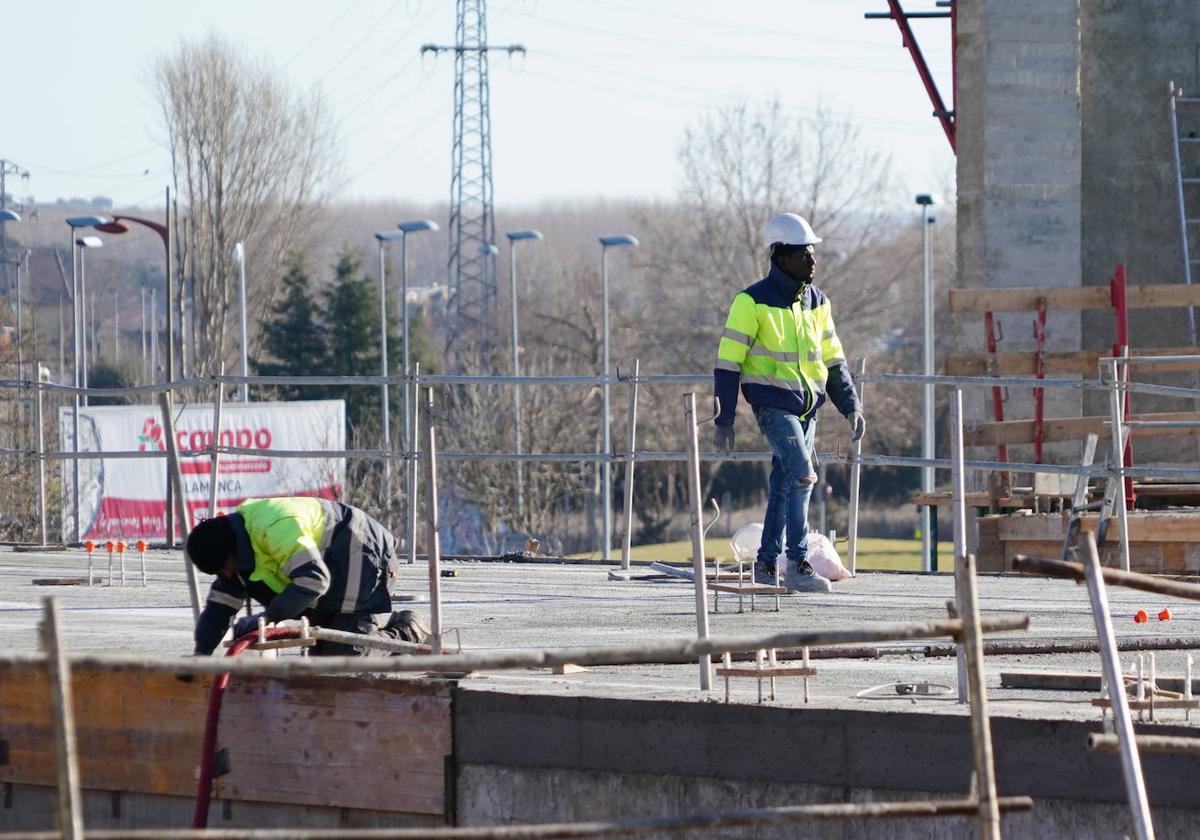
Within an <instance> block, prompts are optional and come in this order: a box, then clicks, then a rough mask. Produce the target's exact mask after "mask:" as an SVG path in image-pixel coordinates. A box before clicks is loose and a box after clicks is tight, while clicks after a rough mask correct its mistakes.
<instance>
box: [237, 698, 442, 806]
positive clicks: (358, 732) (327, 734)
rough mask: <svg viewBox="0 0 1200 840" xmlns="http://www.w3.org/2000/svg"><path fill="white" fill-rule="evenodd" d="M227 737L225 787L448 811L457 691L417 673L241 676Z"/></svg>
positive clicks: (264, 795) (281, 796)
mask: <svg viewBox="0 0 1200 840" xmlns="http://www.w3.org/2000/svg"><path fill="white" fill-rule="evenodd" d="M251 727H252V728H253V732H254V737H253V738H246V737H245V734H246V731H247V729H248V728H251ZM218 743H219V744H220V745H221V746H224V747H226V748H228V750H229V760H230V766H231V771H230V772H229V774H227V775H225V776H222V777H221V779H220V780H219V788H218V790H219V792H220V795H221V796H226V797H229V798H233V799H249V800H255V801H261V802H296V803H302V804H308V805H322V806H329V807H342V808H371V809H380V808H382V809H384V810H389V811H404V812H408V813H424V814H440V813H442V810H443V807H444V801H443V797H444V792H445V779H444V767H445V758H446V756H447V755H449V754H450V752H451V721H450V692H449V689H448V688H447V687H445V685H444V684H426V683H422V682H418V681H415V680H359V679H354V678H326V677H304V678H293V679H288V680H269V679H249V678H247V679H240V680H236V681H234V682H232V683H231V684H230V687H229V690H228V692H227V694H226V697H225V708H224V709H223V710H222V715H221V730H220V733H219V738H218ZM363 767H370V768H371V772H369V773H364V772H362V768H363ZM331 770H332V771H333V772H330V771H331ZM338 770H344V771H345V772H337V771H338Z"/></svg>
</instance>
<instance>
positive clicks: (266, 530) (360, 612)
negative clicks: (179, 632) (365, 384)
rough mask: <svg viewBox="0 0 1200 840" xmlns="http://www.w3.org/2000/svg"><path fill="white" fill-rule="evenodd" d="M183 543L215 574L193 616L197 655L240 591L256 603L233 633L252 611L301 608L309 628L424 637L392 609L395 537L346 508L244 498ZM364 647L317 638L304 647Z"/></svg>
mask: <svg viewBox="0 0 1200 840" xmlns="http://www.w3.org/2000/svg"><path fill="white" fill-rule="evenodd" d="M186 548H187V555H188V558H189V559H190V560H191V561H192V563H194V564H195V565H196V568H198V569H199V570H200V571H202V572H205V573H206V574H210V575H216V580H214V581H213V582H212V587H211V588H210V589H209V592H208V600H207V602H206V603H205V605H204V610H203V611H202V612H201V613H200V619H199V620H198V621H197V622H196V632H195V640H196V648H195V652H196V653H197V654H205V655H207V654H210V653H212V652H213V650H215V649H216V647H217V645H218V644H219V643H220V641H221V638H222V637H223V636H224V635H225V631H226V630H227V629H228V628H229V621H230V619H231V618H233V616H235V615H236V614H237V611H238V609H239V608H240V607H241V606H242V604H243V602H244V601H245V599H246V598H247V597H250V598H251V599H253V600H254V601H257V602H258V603H259V604H262V605H264V606H265V607H266V609H265V611H263V612H261V613H256V614H254V615H248V616H243V617H242V618H240V619H238V621H237V623H236V624H235V626H234V631H233V633H234V638H237V637H240V636H243V635H245V634H246V633H248V632H250V631H251V630H254V629H255V628H256V627H257V626H258V620H259V618H260V617H262V618H265V620H266V621H267V622H268V623H273V622H276V621H284V620H286V619H291V618H300V617H301V616H305V617H307V618H308V619H309V621H310V622H312V624H314V625H316V626H318V627H326V628H328V629H331V630H341V631H344V632H348V633H359V634H362V635H367V636H372V635H373V636H382V637H384V638H390V639H398V640H401V641H407V642H416V643H421V642H424V640H425V637H426V636H427V635H428V630H426V628H425V627H424V626H423V625H422V624H421V622H420V620H419V619H418V618H417V617H416V616H415V615H414V614H413V613H412V612H410V611H408V610H404V611H402V612H395V613H393V612H392V598H391V590H392V585H393V583H394V581H395V579H396V573H397V557H396V538H395V537H394V536H392V534H391V532H389V531H388V530H387V528H385V527H383V525H381V524H379V523H378V522H376V521H375V520H374V519H372V518H371V517H370V516H368V515H367V514H366V513H364V512H363V511H361V510H359V509H358V508H356V507H351V506H350V505H344V504H341V503H340V502H332V501H327V500H325V499H314V498H307V497H297V498H276V499H249V500H247V501H245V502H243V503H242V504H241V505H239V506H238V508H237V510H236V511H235V512H234V513H232V514H230V515H229V516H218V517H216V518H213V519H206V520H204V521H203V522H201V523H200V524H198V525H197V526H196V527H195V528H193V529H192V532H191V533H190V534H188V538H187V547H186ZM372 652H373V651H372V650H370V649H368V648H360V647H356V646H351V645H342V644H336V643H329V642H325V641H321V642H319V643H318V644H317V645H316V647H314V648H313V653H316V654H339V655H356V654H357V655H367V654H369V653H372ZM374 652H377V651H374Z"/></svg>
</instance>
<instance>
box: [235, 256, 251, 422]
mask: <svg viewBox="0 0 1200 840" xmlns="http://www.w3.org/2000/svg"><path fill="white" fill-rule="evenodd" d="M233 258H234V259H235V260H237V264H238V304H239V305H240V306H241V309H242V376H249V375H250V366H249V365H248V364H247V358H248V355H249V354H248V352H247V349H246V345H247V338H248V337H247V335H246V246H245V244H244V243H242V242H239V243H237V244H236V245H234V246H233ZM239 392H240V393H241V399H242V402H244V403H247V402H250V385H249V383H246V382H243V383H242V387H241V388H240V389H239Z"/></svg>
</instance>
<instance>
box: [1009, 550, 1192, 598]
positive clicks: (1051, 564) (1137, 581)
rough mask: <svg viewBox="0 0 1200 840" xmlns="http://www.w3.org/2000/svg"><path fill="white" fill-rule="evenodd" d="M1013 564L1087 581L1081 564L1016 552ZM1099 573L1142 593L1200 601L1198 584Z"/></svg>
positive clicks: (1033, 571) (1104, 570)
mask: <svg viewBox="0 0 1200 840" xmlns="http://www.w3.org/2000/svg"><path fill="white" fill-rule="evenodd" d="M1012 567H1013V569H1014V570H1016V571H1018V572H1024V573H1025V574H1030V575H1046V576H1047V577H1056V578H1067V579H1068V580H1073V581H1076V582H1077V583H1083V582H1085V581H1086V580H1087V574H1086V572H1085V569H1084V565H1083V564H1082V563H1072V562H1069V561H1064V560H1051V559H1049V558H1046V557H1029V556H1027V555H1024V554H1018V555H1017V556H1016V557H1014V558H1013V563H1012ZM1101 573H1102V574H1103V575H1104V582H1105V583H1108V584H1111V585H1113V586H1124V587H1127V588H1129V589H1139V590H1141V591H1142V592H1153V593H1155V594H1156V595H1172V596H1174V597H1176V598H1187V599H1189V600H1192V601H1200V584H1196V583H1186V582H1184V581H1181V580H1172V579H1170V578H1164V577H1160V576H1158V575H1147V574H1142V573H1140V572H1126V571H1124V570H1123V569H1110V568H1102V569H1101Z"/></svg>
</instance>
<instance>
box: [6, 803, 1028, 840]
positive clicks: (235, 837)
mask: <svg viewBox="0 0 1200 840" xmlns="http://www.w3.org/2000/svg"><path fill="white" fill-rule="evenodd" d="M997 804H998V805H999V807H1000V810H1001V811H1005V812H1012V811H1028V810H1030V809H1031V808H1032V807H1033V800H1032V799H1031V798H1030V797H1028V796H1005V797H1001V798H1000V799H999V800H998V802H997ZM977 807H978V804H977V803H976V801H975V800H974V799H946V800H931V801H923V802H922V801H915V802H866V803H849V804H846V803H835V804H829V805H789V806H784V807H781V808H756V809H752V810H746V811H718V812H712V813H700V814H690V815H684V816H671V817H650V818H641V819H631V820H613V821H611V822H608V821H605V822H578V823H543V824H532V825H505V826H495V827H492V826H479V827H474V826H465V827H460V828H424V827H422V828H302V829H293V828H222V829H212V830H206V831H195V830H190V829H103V830H97V831H89V832H87V835H86V837H87V840H409V839H410V838H413V839H414V840H415V838H443V837H444V838H457V840H521V839H522V838H529V840H533V838H538V840H541V838H550V837H562V838H573V837H621V836H633V835H638V834H649V833H653V832H682V831H706V830H707V831H711V830H716V829H724V828H739V827H747V826H766V825H789V824H792V823H801V822H824V821H830V820H862V819H884V820H889V819H921V818H925V817H961V816H971V815H972V814H974V813H975V809H976V808H977ZM18 837H19V838H21V840H59V838H60V837H61V835H60V834H59V833H58V832H57V831H39V832H32V833H31V832H24V833H21V834H7V833H5V834H0V840H16V838H18Z"/></svg>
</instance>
